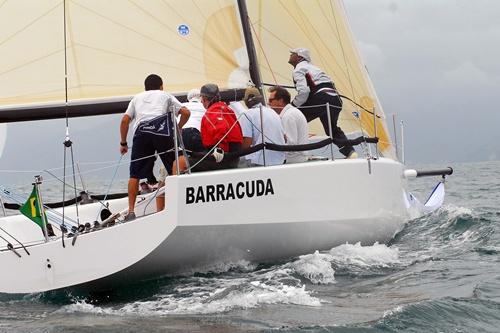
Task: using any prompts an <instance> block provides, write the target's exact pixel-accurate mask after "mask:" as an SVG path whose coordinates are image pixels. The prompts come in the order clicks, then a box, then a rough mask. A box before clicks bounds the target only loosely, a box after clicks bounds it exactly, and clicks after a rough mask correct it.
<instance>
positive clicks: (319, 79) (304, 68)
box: [292, 60, 337, 106]
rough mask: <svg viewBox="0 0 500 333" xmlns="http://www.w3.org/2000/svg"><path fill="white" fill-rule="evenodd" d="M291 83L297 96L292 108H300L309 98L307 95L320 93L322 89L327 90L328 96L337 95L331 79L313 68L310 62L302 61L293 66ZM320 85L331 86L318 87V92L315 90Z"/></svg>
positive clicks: (318, 69)
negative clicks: (329, 85)
mask: <svg viewBox="0 0 500 333" xmlns="http://www.w3.org/2000/svg"><path fill="white" fill-rule="evenodd" d="M293 82H294V83H295V89H296V90H297V96H295V98H294V99H293V101H292V104H293V105H294V106H301V105H302V104H304V103H305V102H306V101H307V99H308V98H309V94H310V93H311V92H312V93H316V92H319V91H322V90H323V89H328V90H330V91H328V93H329V94H332V93H334V94H337V93H336V91H335V90H334V85H333V81H332V79H331V78H330V77H329V76H328V75H327V74H326V73H325V72H323V71H322V70H321V69H320V68H318V67H316V66H314V65H313V64H311V63H310V62H307V61H306V60H303V61H301V62H299V63H298V64H297V66H295V68H294V70H293ZM320 84H331V88H330V87H325V88H323V87H320V89H319V90H317V89H316V87H318V86H319V85H320Z"/></svg>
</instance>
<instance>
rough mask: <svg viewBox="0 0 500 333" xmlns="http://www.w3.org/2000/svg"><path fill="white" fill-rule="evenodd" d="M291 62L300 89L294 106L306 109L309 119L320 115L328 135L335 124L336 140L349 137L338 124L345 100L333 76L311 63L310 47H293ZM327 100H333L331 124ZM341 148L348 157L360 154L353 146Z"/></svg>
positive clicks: (331, 104) (331, 103) (333, 130)
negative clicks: (339, 92) (341, 96)
mask: <svg viewBox="0 0 500 333" xmlns="http://www.w3.org/2000/svg"><path fill="white" fill-rule="evenodd" d="M288 63H289V64H290V65H292V66H293V68H294V69H293V82H294V84H295V89H296V90H297V95H296V96H295V98H294V99H293V101H292V105H293V106H295V107H297V108H298V109H300V111H302V113H303V114H304V116H305V117H306V119H307V122H310V121H311V120H314V119H316V118H318V117H319V119H320V120H321V124H323V128H324V130H325V133H327V134H328V133H330V126H329V125H330V124H331V127H332V133H331V135H332V138H333V139H338V140H347V137H346V135H345V134H344V132H343V131H342V129H341V128H340V127H338V126H337V121H338V119H339V114H340V111H341V110H342V100H341V99H340V96H339V94H338V92H337V89H335V84H334V83H333V81H332V79H331V78H330V77H329V76H328V75H327V74H326V73H325V72H324V71H322V70H321V69H320V68H318V67H316V66H314V65H313V64H311V55H310V53H309V50H308V49H306V48H296V49H291V50H290V58H289V60H288ZM327 103H329V112H330V119H331V120H330V124H329V123H328V114H327V113H326V112H325V111H326V104H327ZM339 148H340V149H339V151H340V152H341V153H342V154H343V155H344V156H346V157H347V158H356V157H357V154H356V152H355V151H354V148H353V147H352V146H343V147H339Z"/></svg>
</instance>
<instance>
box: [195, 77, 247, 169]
mask: <svg viewBox="0 0 500 333" xmlns="http://www.w3.org/2000/svg"><path fill="white" fill-rule="evenodd" d="M200 96H201V103H202V104H203V106H204V107H205V108H206V109H207V111H206V112H205V115H204V116H203V118H202V119H201V127H200V128H201V141H202V144H203V148H204V149H205V151H212V150H214V149H213V148H216V149H215V150H214V153H213V154H212V155H213V156H214V158H215V159H216V160H215V161H213V160H208V159H205V160H203V161H201V163H199V164H197V166H196V167H195V168H194V169H193V171H204V170H219V169H230V168H236V167H238V162H239V157H228V156H223V153H224V152H225V153H227V152H236V151H239V150H241V146H242V142H243V136H242V133H241V127H240V124H239V123H238V120H237V118H236V115H235V113H234V111H233V110H232V109H231V108H230V107H229V106H228V105H227V104H226V103H224V102H223V101H221V100H220V99H221V96H220V92H219V87H218V86H217V85H216V84H213V83H207V84H205V85H204V86H202V87H201V89H200ZM219 151H220V152H221V153H222V155H219V154H218V152H219ZM216 156H218V157H216ZM219 157H220V158H222V160H221V159H220V158H219ZM189 162H190V165H193V164H195V163H197V162H198V160H197V159H196V158H195V159H193V160H191V158H190V160H189Z"/></svg>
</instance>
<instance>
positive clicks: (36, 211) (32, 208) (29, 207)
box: [19, 186, 46, 230]
mask: <svg viewBox="0 0 500 333" xmlns="http://www.w3.org/2000/svg"><path fill="white" fill-rule="evenodd" d="M19 211H21V213H22V214H23V215H24V216H26V217H27V218H29V219H30V220H32V221H33V222H35V223H36V224H38V226H39V227H40V228H42V230H43V219H42V214H41V213H40V207H39V204H38V191H37V187H36V186H33V191H32V192H31V195H30V197H29V198H28V200H27V201H26V203H25V204H24V205H22V206H21V208H19ZM43 214H44V216H43V217H44V218H45V211H44V212H43ZM45 220H46V219H45Z"/></svg>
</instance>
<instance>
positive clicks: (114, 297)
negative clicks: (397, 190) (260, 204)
mask: <svg viewBox="0 0 500 333" xmlns="http://www.w3.org/2000/svg"><path fill="white" fill-rule="evenodd" d="M424 167H427V168H432V167H436V166H429V165H426V166H424ZM439 167H442V165H441V166H439ZM453 167H454V169H455V173H454V174H453V175H452V176H451V177H449V178H448V180H447V183H446V188H447V196H446V199H445V204H444V206H443V207H442V208H441V209H439V210H438V211H437V212H435V213H433V214H431V215H429V216H425V217H421V218H418V219H415V220H412V221H410V222H409V223H408V224H407V225H406V227H405V228H404V229H403V230H402V231H401V232H399V233H398V234H397V235H396V236H395V237H394V238H393V239H392V240H391V241H390V242H389V243H388V244H377V243H376V244H373V245H371V246H361V245H360V244H344V245H341V246H338V247H335V248H332V249H330V250H328V251H322V252H315V253H309V254H305V255H303V256H300V257H297V258H293V259H290V260H288V261H284V262H277V263H274V264H272V265H255V264H250V263H248V262H228V263H223V264H219V265H216V266H213V267H207V269H206V271H203V272H199V273H195V274H193V275H190V276H182V277H176V278H168V279H163V280H161V281H156V282H154V283H144V284H141V285H137V286H134V287H133V288H124V289H121V290H116V291H115V292H114V293H113V294H108V295H101V296H99V297H85V296H82V295H72V294H70V293H67V292H57V293H54V292H52V293H42V294H33V295H26V296H10V295H5V294H3V295H2V294H0V332H9V333H10V332H310V333H312V332H318V333H319V332H349V333H351V332H499V331H500V162H483V163H467V164H455V165H453ZM436 180H437V179H432V178H426V179H418V180H415V181H413V182H412V183H411V188H412V191H413V193H414V194H416V195H417V197H420V198H422V199H425V197H426V195H427V193H428V191H430V190H431V189H432V187H433V185H434V184H435V183H436ZM1 269H8V268H1ZM0 276H1V275H0ZM0 278H1V277H0Z"/></svg>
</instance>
